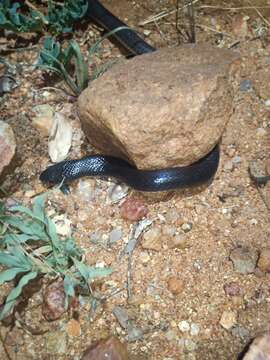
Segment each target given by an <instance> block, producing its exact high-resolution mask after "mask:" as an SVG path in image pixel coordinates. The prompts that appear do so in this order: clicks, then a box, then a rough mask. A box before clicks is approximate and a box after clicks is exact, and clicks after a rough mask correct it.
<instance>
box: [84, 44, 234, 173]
mask: <svg viewBox="0 0 270 360" xmlns="http://www.w3.org/2000/svg"><path fill="white" fill-rule="evenodd" d="M237 58H238V56H237V55H236V54H235V53H233V52H231V51H228V50H225V49H218V48H213V47H209V46H208V45H196V46H194V45H185V46H182V47H178V48H171V49H162V50H159V51H156V52H153V53H150V54H145V55H142V56H137V57H135V58H134V59H132V60H126V61H123V62H121V63H119V64H117V65H115V66H113V67H112V68H111V69H110V70H109V71H107V72H106V73H105V74H104V75H103V76H101V77H100V78H98V79H97V80H95V81H93V82H92V83H91V86H90V87H89V88H87V89H86V90H84V91H83V93H82V94H81V95H80V97H79V112H80V117H81V121H82V125H83V129H84V131H85V133H86V135H87V137H88V139H89V141H90V142H91V143H92V144H93V145H94V146H96V147H97V148H98V149H99V150H101V151H102V152H103V153H104V154H109V155H114V156H118V157H122V158H125V159H127V160H129V161H130V162H131V163H133V164H135V165H136V166H137V167H138V168H141V169H148V168H149V169H154V168H164V167H168V166H180V165H188V164H191V163H193V162H194V161H196V160H198V159H200V158H202V157H203V156H204V155H206V154H207V153H208V152H209V151H210V150H211V149H212V148H213V147H214V145H215V144H216V143H217V142H218V140H219V138H220V137H221V135H222V133H223V131H224V128H225V126H226V124H227V122H228V120H229V118H230V115H231V112H232V96H233V95H232V87H231V84H230V81H229V78H230V76H229V75H230V73H231V71H232V70H233V66H232V65H233V64H235V63H236V59H237Z"/></svg>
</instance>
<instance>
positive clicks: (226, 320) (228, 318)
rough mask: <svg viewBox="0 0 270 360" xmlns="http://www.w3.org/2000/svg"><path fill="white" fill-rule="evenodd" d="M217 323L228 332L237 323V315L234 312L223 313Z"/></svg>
mask: <svg viewBox="0 0 270 360" xmlns="http://www.w3.org/2000/svg"><path fill="white" fill-rule="evenodd" d="M219 323H220V325H221V326H222V327H224V329H226V330H229V329H230V328H232V327H233V326H234V325H235V324H236V323H237V313H236V312H235V311H224V312H223V313H222V315H221V319H220V321H219Z"/></svg>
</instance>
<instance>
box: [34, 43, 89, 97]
mask: <svg viewBox="0 0 270 360" xmlns="http://www.w3.org/2000/svg"><path fill="white" fill-rule="evenodd" d="M72 62H73V64H74V67H75V69H74V77H72V76H70V75H69V73H68V69H69V68H70V65H71V63H72ZM37 66H38V67H40V68H43V69H45V70H50V71H52V72H54V73H56V74H57V75H58V76H59V77H61V78H63V79H64V80H65V81H66V83H67V84H68V85H69V87H70V88H71V90H72V91H73V92H74V94H75V95H79V94H80V93H81V92H82V90H83V89H84V88H86V86H87V84H88V80H89V78H88V67H87V63H86V62H85V61H84V59H83V55H82V53H81V50H80V47H79V45H78V43H77V42H76V41H74V40H71V41H70V42H69V44H68V46H67V47H66V48H65V49H62V47H61V45H60V43H59V42H56V41H55V40H54V39H53V38H51V37H47V38H45V40H44V44H43V48H42V49H41V51H40V54H39V58H38V62H37Z"/></svg>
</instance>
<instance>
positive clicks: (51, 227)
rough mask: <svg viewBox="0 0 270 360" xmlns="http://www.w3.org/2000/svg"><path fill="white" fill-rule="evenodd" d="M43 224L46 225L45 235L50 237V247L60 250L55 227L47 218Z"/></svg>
mask: <svg viewBox="0 0 270 360" xmlns="http://www.w3.org/2000/svg"><path fill="white" fill-rule="evenodd" d="M45 223H46V230H47V234H48V236H49V237H50V240H51V242H52V245H53V246H54V247H55V248H56V249H58V250H61V243H60V241H59V239H58V235H57V233H56V227H55V224H54V222H53V221H52V220H51V219H50V218H49V217H46V219H45Z"/></svg>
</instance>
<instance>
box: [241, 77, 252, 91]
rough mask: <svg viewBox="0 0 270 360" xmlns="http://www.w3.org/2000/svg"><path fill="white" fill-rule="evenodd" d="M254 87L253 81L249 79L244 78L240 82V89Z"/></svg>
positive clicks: (244, 89)
mask: <svg viewBox="0 0 270 360" xmlns="http://www.w3.org/2000/svg"><path fill="white" fill-rule="evenodd" d="M251 88H252V83H251V81H250V80H249V79H244V80H242V81H241V83H240V91H242V92H246V91H249V90H250V89H251Z"/></svg>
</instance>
